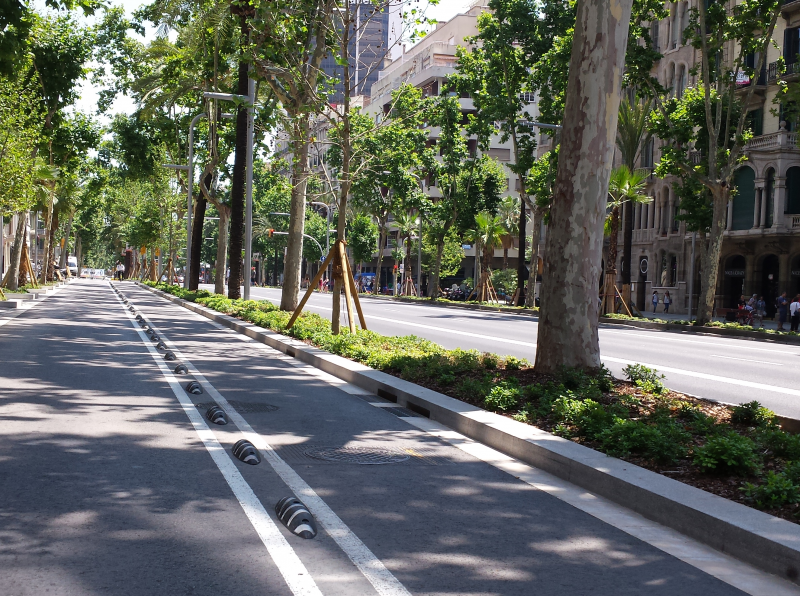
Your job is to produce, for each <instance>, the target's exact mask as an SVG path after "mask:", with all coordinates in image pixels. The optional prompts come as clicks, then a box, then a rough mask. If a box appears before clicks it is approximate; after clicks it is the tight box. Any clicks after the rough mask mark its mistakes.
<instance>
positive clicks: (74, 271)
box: [67, 256, 78, 277]
mask: <svg viewBox="0 0 800 596" xmlns="http://www.w3.org/2000/svg"><path fill="white" fill-rule="evenodd" d="M67 267H69V274H70V275H72V276H74V277H77V276H78V257H69V256H68V257H67Z"/></svg>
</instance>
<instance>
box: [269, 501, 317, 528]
mask: <svg viewBox="0 0 800 596" xmlns="http://www.w3.org/2000/svg"><path fill="white" fill-rule="evenodd" d="M275 513H276V514H277V516H278V519H279V520H281V522H282V523H283V525H284V526H286V527H287V528H289V531H290V532H292V533H293V534H296V535H297V536H300V538H313V537H314V536H316V535H317V523H316V522H315V521H314V516H313V515H311V512H310V511H309V510H308V508H307V507H306V506H305V505H303V502H302V501H301V500H300V499H298V498H297V497H283V498H282V499H281V500H280V501H278V503H277V505H275Z"/></svg>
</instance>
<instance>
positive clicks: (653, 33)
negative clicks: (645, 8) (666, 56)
mask: <svg viewBox="0 0 800 596" xmlns="http://www.w3.org/2000/svg"><path fill="white" fill-rule="evenodd" d="M660 27H661V21H653V22H652V23H650V41H652V42H653V50H655V51H656V52H659V51H660V49H659V45H658V30H659V28H660Z"/></svg>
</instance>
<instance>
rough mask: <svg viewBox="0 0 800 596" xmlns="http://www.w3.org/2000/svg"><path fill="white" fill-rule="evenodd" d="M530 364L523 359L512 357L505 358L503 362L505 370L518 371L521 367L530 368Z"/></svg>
mask: <svg viewBox="0 0 800 596" xmlns="http://www.w3.org/2000/svg"><path fill="white" fill-rule="evenodd" d="M530 365H531V363H530V362H528V361H527V360H525V358H516V357H514V356H507V357H506V360H505V367H506V370H520V369H521V368H523V367H527V366H530Z"/></svg>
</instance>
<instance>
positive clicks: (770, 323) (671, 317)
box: [642, 305, 789, 331]
mask: <svg viewBox="0 0 800 596" xmlns="http://www.w3.org/2000/svg"><path fill="white" fill-rule="evenodd" d="M662 308H663V307H662V306H660V305H659V307H658V310H659V312H656V313H653V312H649V311H648V312H642V316H644V317H645V318H647V319H663V320H665V321H686V320H688V318H689V316H688V315H676V314H673V313H666V314H665V313H663V312H661V309H662ZM714 320H715V321H719V322H720V323H725V322H727V321H725V317H714ZM754 326H755V327H758V326H759V324H758V321H756V322H755V325H754ZM783 327H784V329H786V331H788V330H789V322H788V321H787V322H786V323H785V324H784V326H783ZM777 328H778V322H777V320H772V319H766V318H765V319H764V329H777Z"/></svg>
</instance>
